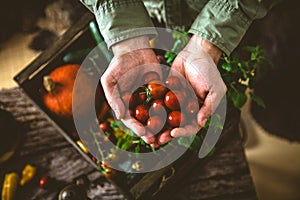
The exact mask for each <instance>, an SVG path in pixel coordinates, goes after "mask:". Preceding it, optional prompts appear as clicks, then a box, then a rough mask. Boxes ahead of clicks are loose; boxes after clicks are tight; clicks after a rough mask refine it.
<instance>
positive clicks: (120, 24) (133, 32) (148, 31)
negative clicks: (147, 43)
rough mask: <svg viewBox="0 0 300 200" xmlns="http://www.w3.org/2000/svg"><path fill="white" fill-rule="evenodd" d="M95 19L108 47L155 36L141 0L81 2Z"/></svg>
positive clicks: (154, 30) (83, 0)
mask: <svg viewBox="0 0 300 200" xmlns="http://www.w3.org/2000/svg"><path fill="white" fill-rule="evenodd" d="M81 2H82V3H83V4H84V5H85V6H86V7H87V8H88V9H89V10H91V11H92V12H93V13H94V14H95V17H96V20H97V22H98V25H99V29H100V32H101V34H102V36H103V38H104V40H105V42H106V44H107V46H108V48H111V46H112V45H114V44H116V43H118V42H121V41H123V40H126V39H130V38H134V37H138V36H142V35H148V36H149V38H152V37H154V36H155V35H157V32H156V29H155V27H154V26H153V23H152V21H151V19H150V17H149V15H148V13H147V10H146V8H145V6H144V4H143V2H142V1H141V0H81Z"/></svg>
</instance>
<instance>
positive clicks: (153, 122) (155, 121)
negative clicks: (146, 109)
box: [147, 116, 164, 134]
mask: <svg viewBox="0 0 300 200" xmlns="http://www.w3.org/2000/svg"><path fill="white" fill-rule="evenodd" d="M147 127H148V129H149V130H150V131H151V132H152V133H153V134H156V133H158V132H159V131H160V130H161V129H162V128H163V127H164V124H163V120H162V118H161V117H159V116H152V117H150V118H149V119H148V120H147Z"/></svg>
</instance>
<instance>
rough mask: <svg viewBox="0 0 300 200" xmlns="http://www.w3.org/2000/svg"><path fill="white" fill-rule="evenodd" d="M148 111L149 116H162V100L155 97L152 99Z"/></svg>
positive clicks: (163, 107)
mask: <svg viewBox="0 0 300 200" xmlns="http://www.w3.org/2000/svg"><path fill="white" fill-rule="evenodd" d="M149 112H150V115H151V116H152V115H159V116H162V115H163V114H164V113H165V105H164V101H163V100H162V99H155V100H154V101H152V103H151V106H150V109H149Z"/></svg>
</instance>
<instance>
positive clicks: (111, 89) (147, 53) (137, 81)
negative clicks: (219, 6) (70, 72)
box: [101, 36, 162, 143]
mask: <svg viewBox="0 0 300 200" xmlns="http://www.w3.org/2000/svg"><path fill="white" fill-rule="evenodd" d="M112 50H113V53H114V58H113V59H112V61H111V63H110V65H109V66H108V68H107V69H106V71H105V73H104V74H103V75H102V77H101V84H102V87H103V90H104V93H105V96H106V99H107V101H108V104H109V105H110V106H111V108H112V109H113V111H114V113H115V115H116V117H117V119H121V120H122V122H123V123H124V124H125V126H127V127H128V128H130V129H131V130H133V131H134V132H135V133H136V134H137V135H138V136H141V137H142V138H143V140H145V142H147V143H153V142H154V141H155V137H154V136H153V135H152V134H151V133H148V132H147V131H146V128H145V127H144V125H143V124H141V123H140V122H138V121H137V120H136V119H134V118H133V117H131V116H130V114H129V112H128V111H127V110H126V106H125V105H124V101H123V100H122V95H123V94H124V93H125V92H126V91H130V90H131V88H133V87H134V88H137V87H140V86H142V85H143V84H144V83H143V80H142V77H143V75H144V74H146V73H147V72H150V71H155V72H157V73H158V74H159V75H160V78H162V72H161V70H160V68H159V67H155V66H158V64H159V62H158V60H157V58H156V55H155V53H154V51H153V50H152V49H150V45H149V39H148V37H147V36H141V37H136V38H133V39H128V40H125V41H123V42H120V43H117V44H115V45H113V46H112ZM143 66H144V67H143ZM145 66H146V67H145ZM123 76H124V77H126V78H123V79H122V77H123Z"/></svg>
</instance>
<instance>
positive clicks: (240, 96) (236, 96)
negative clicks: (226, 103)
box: [230, 92, 247, 109]
mask: <svg viewBox="0 0 300 200" xmlns="http://www.w3.org/2000/svg"><path fill="white" fill-rule="evenodd" d="M230 98H231V100H232V102H233V105H234V106H235V107H237V108H239V109H240V108H242V107H243V105H245V103H246V101H247V95H246V94H245V93H240V92H232V95H231V97H230Z"/></svg>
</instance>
